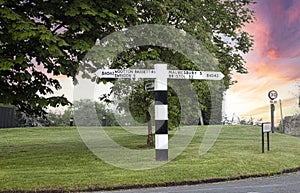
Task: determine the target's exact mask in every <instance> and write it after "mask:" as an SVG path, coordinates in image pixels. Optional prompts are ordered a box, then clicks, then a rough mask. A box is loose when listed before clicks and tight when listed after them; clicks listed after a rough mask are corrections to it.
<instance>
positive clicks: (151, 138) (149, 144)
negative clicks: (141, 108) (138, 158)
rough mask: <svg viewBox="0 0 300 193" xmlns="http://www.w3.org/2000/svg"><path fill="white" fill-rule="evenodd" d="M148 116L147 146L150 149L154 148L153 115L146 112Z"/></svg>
mask: <svg viewBox="0 0 300 193" xmlns="http://www.w3.org/2000/svg"><path fill="white" fill-rule="evenodd" d="M146 116H147V121H148V122H147V124H148V137H147V145H148V146H149V147H153V135H152V124H151V115H150V113H149V111H147V112H146Z"/></svg>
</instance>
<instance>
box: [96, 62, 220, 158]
mask: <svg viewBox="0 0 300 193" xmlns="http://www.w3.org/2000/svg"><path fill="white" fill-rule="evenodd" d="M95 74H96V75H97V76H98V77H99V78H129V79H136V78H154V79H155V81H154V95H155V155H156V160H157V161H165V160H168V93H167V88H168V86H167V80H168V79H197V80H221V79H222V78H223V77H224V75H223V74H222V73H221V72H215V71H191V70H168V69H167V64H155V66H154V69H100V70H98V71H97V72H96V73H95ZM150 87H152V86H151V85H149V86H147V85H146V90H147V88H149V90H150V89H151V88H150Z"/></svg>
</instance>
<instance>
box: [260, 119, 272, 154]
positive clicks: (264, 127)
mask: <svg viewBox="0 0 300 193" xmlns="http://www.w3.org/2000/svg"><path fill="white" fill-rule="evenodd" d="M261 128H262V129H261V130H262V132H261V148H262V153H264V152H265V133H267V150H268V151H270V135H269V133H270V132H271V124H270V123H263V124H262V126H261Z"/></svg>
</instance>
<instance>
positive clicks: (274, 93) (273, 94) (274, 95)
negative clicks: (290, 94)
mask: <svg viewBox="0 0 300 193" xmlns="http://www.w3.org/2000/svg"><path fill="white" fill-rule="evenodd" d="M277 96H278V93H277V92H276V91H275V90H271V91H270V92H269V93H268V97H269V98H270V99H271V100H274V99H276V98H277Z"/></svg>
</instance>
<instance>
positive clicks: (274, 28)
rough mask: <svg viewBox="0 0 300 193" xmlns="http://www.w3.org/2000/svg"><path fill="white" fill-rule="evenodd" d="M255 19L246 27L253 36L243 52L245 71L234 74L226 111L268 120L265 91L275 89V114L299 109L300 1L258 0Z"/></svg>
mask: <svg viewBox="0 0 300 193" xmlns="http://www.w3.org/2000/svg"><path fill="white" fill-rule="evenodd" d="M254 10H255V17H256V20H255V22H254V23H251V24H249V25H246V27H245V30H246V31H247V32H249V33H250V34H251V35H253V36H254V42H255V43H254V48H253V50H252V51H251V52H249V53H248V54H246V55H245V56H244V58H245V60H246V62H247V63H246V67H247V69H248V74H246V75H241V74H234V75H233V78H234V79H235V80H237V81H238V83H237V84H235V85H233V86H232V87H231V88H230V89H229V90H228V92H227V93H226V97H225V112H226V113H227V114H228V116H232V115H233V113H235V114H237V115H238V116H240V117H242V118H245V119H249V118H250V117H251V116H252V117H253V118H256V119H259V118H263V121H269V119H270V117H269V114H270V113H269V108H270V99H269V98H268V96H267V95H268V92H269V91H270V90H276V91H277V93H278V98H277V103H276V104H275V105H276V109H275V118H277V121H278V119H279V118H280V105H279V99H280V100H281V101H282V113H283V116H288V115H293V114H295V113H297V112H298V111H299V109H298V108H297V102H298V100H297V96H298V95H299V94H300V89H299V88H298V86H297V85H299V82H300V11H299V10H300V1H299V0H258V2H257V4H256V5H255V6H254Z"/></svg>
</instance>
